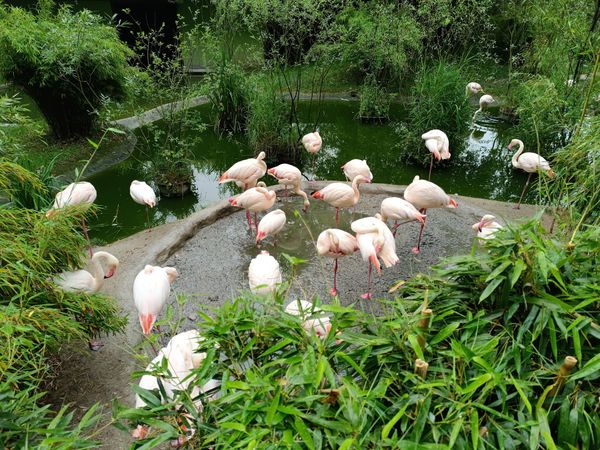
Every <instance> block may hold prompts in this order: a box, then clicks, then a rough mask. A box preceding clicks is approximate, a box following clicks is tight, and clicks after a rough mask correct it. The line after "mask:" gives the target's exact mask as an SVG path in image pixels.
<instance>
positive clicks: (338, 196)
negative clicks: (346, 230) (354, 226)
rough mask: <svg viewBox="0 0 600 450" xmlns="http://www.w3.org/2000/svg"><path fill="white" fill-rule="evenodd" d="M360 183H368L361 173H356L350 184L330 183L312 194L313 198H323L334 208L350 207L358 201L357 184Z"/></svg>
mask: <svg viewBox="0 0 600 450" xmlns="http://www.w3.org/2000/svg"><path fill="white" fill-rule="evenodd" d="M361 183H370V181H369V179H368V178H366V177H364V176H363V175H357V176H356V177H355V178H354V179H353V180H352V186H348V185H347V184H345V183H331V184H328V185H327V186H325V187H324V188H323V189H321V190H320V191H317V192H314V193H313V194H312V196H313V198H316V199H320V200H323V201H325V202H327V203H329V204H330V205H331V206H334V207H336V208H351V207H352V206H355V205H356V204H357V203H358V200H359V199H360V192H359V190H358V186H359V185H360V184H361Z"/></svg>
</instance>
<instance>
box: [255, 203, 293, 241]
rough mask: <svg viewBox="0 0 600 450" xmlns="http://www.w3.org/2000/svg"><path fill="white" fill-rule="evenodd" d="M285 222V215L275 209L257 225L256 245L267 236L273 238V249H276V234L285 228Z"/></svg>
mask: <svg viewBox="0 0 600 450" xmlns="http://www.w3.org/2000/svg"><path fill="white" fill-rule="evenodd" d="M286 220H287V218H286V216H285V213H284V212H283V211H282V210H281V209H276V210H274V211H271V212H270V213H268V214H267V215H265V217H263V218H262V219H261V221H260V223H259V224H258V228H257V232H256V245H257V246H258V243H259V242H260V241H261V240H263V239H264V238H266V237H267V236H273V247H275V248H277V234H279V232H280V231H281V230H282V229H283V227H284V226H285V223H286Z"/></svg>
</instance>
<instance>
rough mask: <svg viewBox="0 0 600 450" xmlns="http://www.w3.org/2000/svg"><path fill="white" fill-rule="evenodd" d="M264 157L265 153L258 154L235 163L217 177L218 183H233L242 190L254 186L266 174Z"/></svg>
mask: <svg viewBox="0 0 600 450" xmlns="http://www.w3.org/2000/svg"><path fill="white" fill-rule="evenodd" d="M266 156H267V155H266V153H265V152H260V153H259V154H258V156H257V157H256V158H248V159H244V160H242V161H238V162H236V163H235V164H234V165H233V166H231V167H230V168H229V169H228V170H227V171H226V172H225V173H223V175H221V176H220V177H219V183H228V182H230V181H234V182H235V183H236V184H237V185H238V186H240V187H241V188H243V189H244V190H246V189H248V188H251V187H254V186H256V183H257V182H258V180H259V178H262V177H263V176H264V175H265V173H266V172H267V164H266V163H265V161H264V159H265V158H266Z"/></svg>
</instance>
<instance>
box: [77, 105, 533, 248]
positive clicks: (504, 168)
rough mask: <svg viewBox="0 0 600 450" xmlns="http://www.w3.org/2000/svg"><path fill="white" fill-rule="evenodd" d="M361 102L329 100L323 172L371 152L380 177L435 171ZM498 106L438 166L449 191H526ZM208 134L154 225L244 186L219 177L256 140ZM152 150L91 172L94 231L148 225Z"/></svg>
mask: <svg viewBox="0 0 600 450" xmlns="http://www.w3.org/2000/svg"><path fill="white" fill-rule="evenodd" d="M357 108H358V103H357V102H350V101H326V102H324V104H323V114H322V122H321V124H320V131H321V136H322V137H323V148H322V150H321V152H320V153H319V154H318V157H317V168H316V176H317V179H330V180H343V179H344V176H343V173H342V171H341V169H340V166H341V165H342V164H344V163H345V162H346V161H348V160H350V159H353V158H361V159H363V158H366V159H367V162H368V163H369V166H370V167H371V171H372V172H373V176H374V180H373V181H374V182H378V183H393V184H408V183H410V182H411V181H412V179H413V177H414V176H415V175H420V176H421V177H427V169H425V168H419V167H414V166H408V165H405V164H403V163H402V162H401V161H400V159H399V158H398V156H397V150H396V149H395V145H396V143H397V137H396V134H395V133H394V126H395V124H394V122H392V123H390V124H386V125H374V124H363V123H360V122H359V121H357V120H355V116H356V112H357ZM199 112H200V116H201V117H202V120H203V121H206V122H208V120H209V119H208V113H209V111H208V107H206V106H204V107H200V108H199ZM302 113H304V114H305V117H306V113H307V111H301V117H302ZM392 114H393V116H394V120H400V119H401V118H402V116H403V114H404V111H403V110H402V107H401V106H400V105H395V106H394V108H393V110H392ZM493 114H494V111H493V110H492V111H491V113H489V114H486V115H484V116H481V117H480V119H479V122H477V123H476V124H475V125H474V127H473V132H472V133H471V136H469V137H468V138H467V139H466V141H465V145H464V148H463V149H462V150H461V151H459V152H456V149H451V152H452V153H453V158H454V165H452V166H451V167H444V168H437V167H435V166H434V169H433V174H432V181H434V182H435V183H437V184H439V185H440V186H441V187H443V188H444V189H445V190H446V192H447V193H449V194H460V195H466V196H473V197H482V198H491V199H498V200H515V199H516V198H517V197H518V195H519V194H520V192H521V188H522V187H523V184H524V182H525V177H526V176H525V175H524V174H522V173H520V172H517V171H514V170H513V169H512V167H511V165H510V157H511V152H509V151H508V150H507V148H506V146H507V144H508V142H510V139H512V138H513V137H515V136H512V135H511V134H510V129H509V126H508V125H507V124H506V123H504V122H502V121H500V120H499V119H497V118H495V117H494V115H493ZM201 137H202V141H201V143H200V144H198V146H197V147H196V148H195V149H194V155H195V161H194V163H193V185H192V192H191V194H188V195H186V196H184V197H183V198H164V197H163V198H161V199H160V201H159V203H158V206H157V207H156V208H154V209H153V210H151V211H150V220H151V222H152V225H153V226H156V225H161V224H164V223H168V222H172V221H174V220H177V219H181V218H184V217H186V216H188V215H189V214H191V213H193V212H194V211H198V210H200V209H202V208H204V207H205V206H206V205H208V204H210V203H213V202H215V201H217V200H220V199H224V198H228V197H230V196H231V195H233V194H235V193H236V192H237V191H236V189H237V188H236V187H235V186H233V185H232V184H225V185H219V184H218V182H217V179H218V176H219V175H220V174H221V173H222V172H224V171H225V170H227V168H229V167H230V166H231V165H232V164H234V163H235V162H236V161H238V160H240V159H244V158H248V157H252V156H253V152H252V150H251V148H250V147H249V146H248V145H247V142H246V141H245V140H244V139H236V140H233V139H227V138H223V139H220V138H219V137H218V136H217V135H215V134H214V133H213V131H212V128H210V127H209V128H208V130H207V131H206V132H204V133H203V134H202V135H201ZM147 151H148V150H145V149H139V148H138V149H136V151H135V152H134V154H133V155H132V157H131V158H130V159H129V160H127V161H125V162H123V163H121V164H118V165H116V166H114V167H112V168H111V169H109V170H106V171H104V172H102V173H99V174H97V175H95V176H93V177H91V178H90V180H89V181H90V182H92V183H93V184H94V185H95V186H96V189H97V191H98V198H97V200H96V203H97V204H98V205H99V206H100V211H99V213H98V216H97V219H96V220H95V221H92V224H91V225H92V231H91V236H92V238H97V239H99V240H102V241H106V242H112V241H114V240H117V239H120V238H123V237H126V236H129V235H131V234H133V233H136V232H138V231H140V230H143V229H144V228H145V221H146V216H145V209H144V207H142V206H140V205H137V204H136V203H134V202H133V201H132V200H131V198H130V196H129V185H130V183H131V181H132V180H134V179H138V180H143V179H144V166H145V164H147V153H146V152H147ZM414 151H415V152H427V149H426V148H425V146H422V147H419V148H415V149H414ZM457 154H458V156H457ZM305 166H306V167H302V170H303V172H305V173H307V174H308V173H309V172H310V162H309V159H308V157H307V158H306V164H305ZM147 181H149V180H147ZM265 181H266V182H267V183H271V184H272V183H273V181H274V180H273V179H272V178H271V177H265Z"/></svg>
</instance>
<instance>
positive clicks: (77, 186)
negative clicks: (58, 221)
mask: <svg viewBox="0 0 600 450" xmlns="http://www.w3.org/2000/svg"><path fill="white" fill-rule="evenodd" d="M97 196H98V193H97V192H96V188H95V187H94V186H93V185H92V183H88V182H87V181H79V182H77V183H71V184H69V185H68V186H67V187H66V188H64V189H63V190H62V191H60V192H58V193H57V194H56V196H55V197H54V204H53V205H52V208H50V210H48V212H47V213H46V217H49V218H50V217H52V216H53V215H54V214H56V210H57V209H61V208H65V207H67V206H73V205H86V204H87V205H91V204H92V203H94V201H95V200H96V197H97ZM81 228H82V229H83V234H84V235H85V238H86V239H87V241H88V246H89V251H90V257H91V256H92V253H93V252H92V244H91V243H90V237H89V235H88V231H87V227H86V226H85V219H84V218H83V217H82V218H81Z"/></svg>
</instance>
